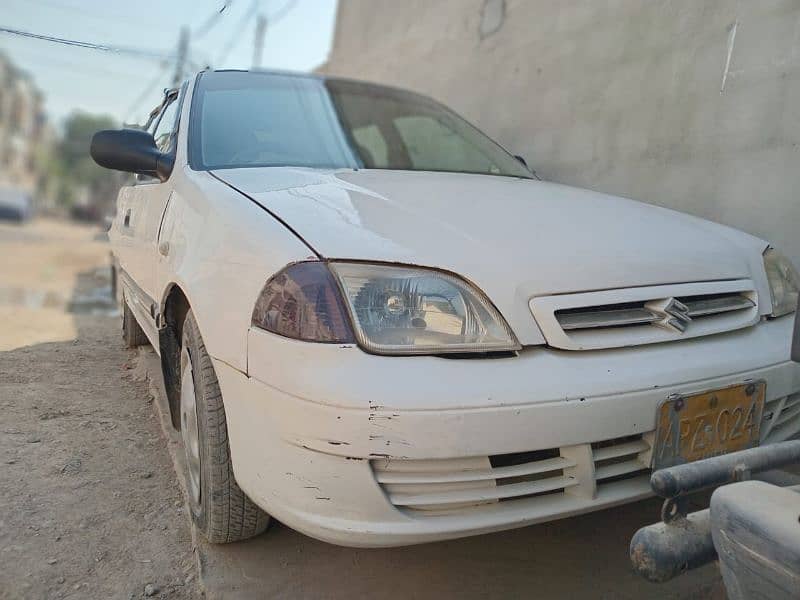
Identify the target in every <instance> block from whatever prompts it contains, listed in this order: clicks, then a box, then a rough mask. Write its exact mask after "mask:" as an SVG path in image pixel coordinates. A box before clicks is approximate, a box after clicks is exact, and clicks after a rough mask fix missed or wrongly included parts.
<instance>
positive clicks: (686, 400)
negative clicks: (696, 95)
mask: <svg viewBox="0 0 800 600" xmlns="http://www.w3.org/2000/svg"><path fill="white" fill-rule="evenodd" d="M766 390H767V385H766V382H764V381H753V382H749V383H745V384H742V385H735V386H732V387H728V388H723V389H719V390H712V391H708V392H702V393H699V394H692V395H688V396H684V395H676V396H670V397H669V398H667V399H666V400H664V401H663V402H662V403H661V404H660V405H659V407H658V413H657V415H658V420H657V425H656V436H655V444H654V448H653V461H652V463H653V464H652V466H653V469H654V470H657V469H663V468H665V467H671V466H674V465H680V464H683V463H688V462H692V461H695V460H702V459H704V458H709V457H711V456H719V455H720V454H727V453H728V452H736V451H737V450H745V449H746V448H753V447H754V446H757V445H758V442H759V435H760V432H761V416H762V415H763V413H764V397H765V395H766Z"/></svg>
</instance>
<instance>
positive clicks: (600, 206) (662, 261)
mask: <svg viewBox="0 0 800 600" xmlns="http://www.w3.org/2000/svg"><path fill="white" fill-rule="evenodd" d="M213 174H214V175H215V176H216V177H218V178H219V179H222V180H223V181H225V182H226V183H228V184H229V185H231V186H233V187H234V188H236V189H238V190H239V191H241V192H242V193H244V194H246V195H247V196H249V197H250V198H252V199H253V200H255V201H256V202H258V203H259V204H260V205H262V206H263V207H264V208H266V209H267V210H269V211H270V212H271V213H273V214H274V215H275V216H276V217H278V218H279V219H281V220H282V221H283V222H284V223H285V224H286V225H288V226H289V227H290V228H292V229H293V230H294V231H295V232H296V233H297V234H298V235H299V236H301V237H302V238H303V239H304V240H305V241H306V242H307V243H308V245H309V246H311V248H313V249H314V251H315V252H317V253H318V254H319V255H320V256H322V257H325V258H334V259H359V260H372V261H386V262H397V263H406V264H414V265H423V266H428V267H437V268H441V269H446V270H449V271H452V272H455V273H457V274H459V275H461V276H463V277H465V278H467V279H468V280H470V281H472V282H473V283H475V284H476V285H477V286H478V287H479V288H480V289H482V290H483V291H484V292H485V293H486V294H487V295H488V296H489V297H490V298H491V299H492V300H493V301H494V303H495V304H496V305H497V307H498V309H500V312H501V313H502V314H503V315H504V316H505V317H506V319H507V320H508V321H509V324H510V325H511V327H512V329H514V331H515V332H516V333H517V336H518V337H519V338H520V341H521V342H522V343H537V342H541V339H542V338H541V334H540V333H539V332H538V329H536V327H535V324H533V320H532V318H531V314H530V311H529V309H528V301H529V300H530V298H532V297H534V296H541V295H551V294H563V293H571V292H583V291H593V290H604V289H614V288H625V287H638V286H648V285H661V284H671V283H684V282H697V281H714V280H723V279H739V278H754V279H758V277H759V275H758V271H759V267H760V264H761V252H762V251H763V249H764V248H765V245H766V244H765V243H764V242H762V241H760V240H758V239H757V238H754V237H752V236H749V235H747V234H744V233H742V232H739V231H736V230H733V229H730V228H727V227H723V226H721V225H717V224H714V223H711V222H709V221H705V220H702V219H698V218H695V217H691V216H689V215H685V214H682V213H677V212H674V211H671V210H667V209H664V208H660V207H656V206H652V205H648V204H644V203H640V202H635V201H633V200H628V199H625V198H619V197H615V196H609V195H606V194H601V193H598V192H593V191H589V190H582V189H577V188H572V187H568V186H564V185H558V184H553V183H547V182H543V181H536V180H526V179H516V178H510V177H499V176H491V175H473V174H458V173H432V172H419V171H385V170H360V171H350V170H339V171H320V170H313V169H299V168H284V167H268V168H248V169H226V170H219V171H215V172H213ZM761 270H763V269H761ZM756 283H762V282H760V281H757V282H756Z"/></svg>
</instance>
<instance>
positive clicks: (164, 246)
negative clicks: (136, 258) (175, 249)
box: [158, 242, 169, 256]
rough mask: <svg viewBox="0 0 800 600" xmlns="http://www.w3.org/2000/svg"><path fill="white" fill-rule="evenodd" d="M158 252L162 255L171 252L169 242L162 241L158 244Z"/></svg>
mask: <svg viewBox="0 0 800 600" xmlns="http://www.w3.org/2000/svg"><path fill="white" fill-rule="evenodd" d="M158 253H159V254H160V255H161V256H166V255H167V254H169V242H161V243H160V244H159V245H158Z"/></svg>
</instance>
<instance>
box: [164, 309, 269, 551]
mask: <svg viewBox="0 0 800 600" xmlns="http://www.w3.org/2000/svg"><path fill="white" fill-rule="evenodd" d="M180 417H181V435H182V437H183V442H184V449H185V450H186V466H187V469H186V470H187V473H186V484H187V486H186V487H187V490H188V491H189V494H188V495H189V506H190V509H191V513H192V519H193V521H194V523H195V525H196V526H197V528H198V529H199V530H200V531H201V532H202V533H203V535H204V536H205V537H206V539H207V540H208V541H209V542H211V543H212V544H226V543H229V542H236V541H239V540H245V539H247V538H251V537H253V536H256V535H259V534H260V533H262V532H263V531H264V530H266V528H267V526H268V525H269V521H270V518H269V515H268V514H267V513H265V512H264V511H263V510H261V509H260V508H259V507H258V506H256V505H255V504H254V503H253V501H252V500H250V499H249V498H248V497H247V496H246V495H245V494H244V492H243V491H242V490H241V488H240V487H239V485H238V484H237V483H236V479H235V478H234V475H233V466H232V465H231V452H230V446H229V445H228V425H227V421H226V419H225V408H224V406H223V403H222V392H221V391H220V388H219V382H218V381H217V376H216V374H215V373H214V366H213V364H212V363H211V358H210V357H209V355H208V353H207V352H206V347H205V345H204V344H203V339H202V337H201V336H200V330H199V329H198V327H197V322H196V321H195V319H194V315H193V314H192V311H191V310H189V312H188V313H187V314H186V320H185V321H184V324H183V339H182V343H181V415H180ZM193 418H194V423H192V419H193ZM193 449H194V450H193ZM193 465H194V466H193ZM193 469H195V470H196V473H195V475H197V473H199V476H196V477H195V476H194V475H193ZM196 479H199V481H196ZM198 496H199V497H198Z"/></svg>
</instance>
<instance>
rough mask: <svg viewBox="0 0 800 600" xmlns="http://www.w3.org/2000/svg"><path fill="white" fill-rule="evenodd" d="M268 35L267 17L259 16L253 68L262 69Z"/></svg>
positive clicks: (254, 42) (254, 41)
mask: <svg viewBox="0 0 800 600" xmlns="http://www.w3.org/2000/svg"><path fill="white" fill-rule="evenodd" d="M266 33H267V17H265V16H264V15H258V19H256V37H255V39H254V40H253V68H254V69H259V68H261V55H262V54H263V52H264V35H266Z"/></svg>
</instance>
